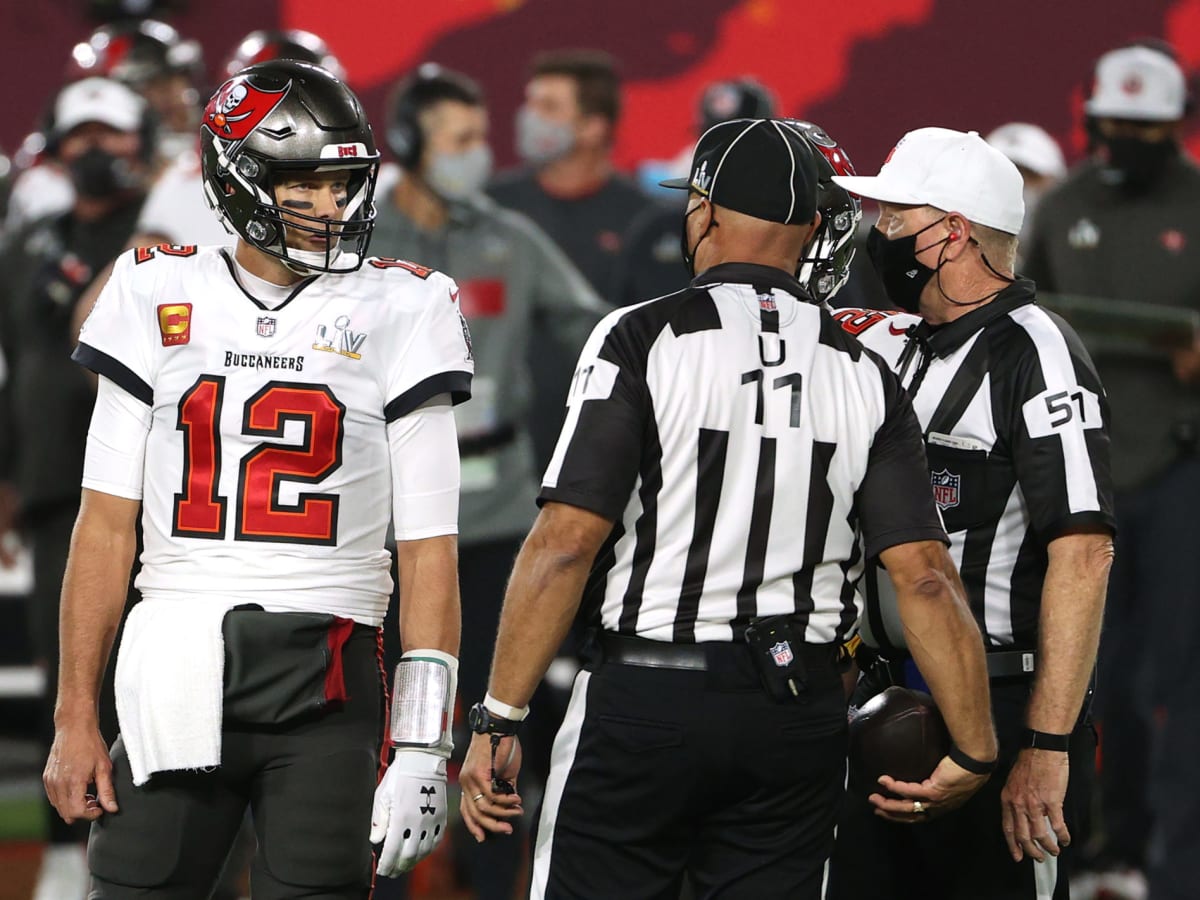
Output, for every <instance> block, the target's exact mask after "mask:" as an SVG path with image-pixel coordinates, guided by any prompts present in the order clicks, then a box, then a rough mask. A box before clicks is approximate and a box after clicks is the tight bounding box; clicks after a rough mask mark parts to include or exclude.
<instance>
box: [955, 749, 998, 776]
mask: <svg viewBox="0 0 1200 900" xmlns="http://www.w3.org/2000/svg"><path fill="white" fill-rule="evenodd" d="M946 755H947V756H948V757H950V759H951V761H953V762H954V764H955V765H957V766H959V767H960V768H963V769H966V770H967V771H968V772H970V773H971V774H972V775H991V774H992V772H994V771H995V770H996V763H997V762H999V760H1000V758H999V757H996V759H993V760H992V761H991V762H980V761H979V760H977V759H975V758H974V757H972V756H967V754H965V753H963V752H962V751H961V750H959V749H958V745H957V744H951V745H950V750H949V752H948V753H947V754H946Z"/></svg>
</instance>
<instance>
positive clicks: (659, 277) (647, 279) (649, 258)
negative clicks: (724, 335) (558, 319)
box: [609, 78, 775, 306]
mask: <svg viewBox="0 0 1200 900" xmlns="http://www.w3.org/2000/svg"><path fill="white" fill-rule="evenodd" d="M774 115H775V97H774V95H773V94H772V93H771V92H770V91H769V90H767V88H765V87H764V86H763V85H761V84H759V83H758V82H757V81H755V80H754V79H752V78H737V79H734V80H732V81H716V82H713V83H712V84H710V85H709V86H708V87H706V88H705V89H704V92H703V93H702V94H701V95H700V103H699V106H698V107H697V110H696V137H697V139H699V137H700V136H701V135H702V134H704V132H706V131H708V129H710V128H712V127H713V126H714V125H718V124H720V123H721V122H726V121H728V120H729V119H769V118H771V117H772V116H774ZM691 160H692V147H691V146H688V147H687V148H685V149H684V150H683V151H681V152H680V153H679V154H678V155H677V156H676V157H675V158H674V159H671V160H650V161H649V162H647V163H644V164H643V165H642V166H640V167H639V168H638V180H639V182H640V183H641V184H642V185H643V188H644V187H645V186H646V185H647V184H653V185H654V188H653V190H654V191H655V192H656V193H657V194H659V195H661V203H657V204H655V205H653V206H651V207H649V208H647V209H646V210H645V212H643V213H642V214H641V215H639V216H638V217H637V218H636V219H634V220H633V222H632V224H630V226H629V231H628V233H627V234H626V235H625V242H624V243H623V244H622V246H621V255H620V257H619V258H618V259H617V266H616V275H615V276H614V285H613V290H612V295H611V297H610V298H609V299H610V300H612V302H613V303H614V304H616V305H617V306H628V305H630V304H632V303H638V302H640V301H642V300H645V299H646V298H647V297H661V296H663V295H664V294H670V293H672V292H674V291H678V290H681V289H682V288H684V287H686V286H687V283H688V275H687V269H686V267H685V266H684V263H683V252H682V251H681V249H680V247H679V214H680V213H679V211H680V209H682V208H683V206H684V205H686V204H685V203H684V202H683V201H684V200H686V198H680V197H679V196H678V192H677V191H672V190H670V189H669V188H663V187H659V186H658V183H659V182H660V181H662V180H664V179H668V178H678V177H681V176H685V175H687V174H689V173H688V170H687V169H688V165H689V164H690V163H691Z"/></svg>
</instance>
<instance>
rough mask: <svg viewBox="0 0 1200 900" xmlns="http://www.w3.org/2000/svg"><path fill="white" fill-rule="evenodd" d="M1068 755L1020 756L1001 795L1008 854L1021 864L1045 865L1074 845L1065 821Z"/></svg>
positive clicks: (1044, 752) (1025, 752) (1030, 753)
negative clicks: (1049, 858) (1028, 860)
mask: <svg viewBox="0 0 1200 900" xmlns="http://www.w3.org/2000/svg"><path fill="white" fill-rule="evenodd" d="M1069 759H1070V758H1069V757H1068V755H1067V753H1066V752H1065V751H1060V750H1043V749H1027V750H1022V751H1021V752H1020V753H1019V754H1018V755H1017V762H1016V764H1015V765H1013V767H1012V771H1011V772H1009V773H1008V781H1007V782H1005V784H1004V790H1003V791H1001V792H1000V817H1001V827H1002V828H1003V829H1004V840H1005V841H1007V842H1008V852H1009V853H1011V854H1012V858H1013V859H1015V860H1016V861H1017V862H1020V861H1021V860H1022V859H1024V858H1025V857H1026V856H1028V857H1030V858H1032V859H1035V860H1037V861H1038V862H1042V861H1044V860H1045V859H1046V854H1047V853H1048V854H1050V855H1051V856H1058V854H1059V848H1060V847H1066V846H1067V845H1069V844H1070V843H1071V832H1069V831H1068V830H1067V822H1066V820H1065V819H1064V818H1063V799H1064V798H1065V797H1066V795H1067V780H1068V778H1069V777H1070V774H1071V767H1070V762H1069Z"/></svg>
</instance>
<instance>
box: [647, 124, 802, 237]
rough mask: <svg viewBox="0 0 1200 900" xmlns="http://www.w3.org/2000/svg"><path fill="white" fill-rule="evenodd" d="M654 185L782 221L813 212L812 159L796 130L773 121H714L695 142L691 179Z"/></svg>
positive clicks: (793, 222) (795, 220) (799, 220)
mask: <svg viewBox="0 0 1200 900" xmlns="http://www.w3.org/2000/svg"><path fill="white" fill-rule="evenodd" d="M659 184H661V185H662V186H663V187H667V188H679V189H680V190H692V191H695V192H696V193H697V194H700V196H702V197H707V198H708V199H709V200H711V201H712V202H713V203H716V204H717V205H719V206H724V207H726V208H727V209H732V210H733V211H734V212H740V213H745V214H746V215H748V216H753V217H754V218H756V219H766V220H767V221H768V222H780V223H782V224H784V225H807V224H808V223H809V222H811V221H812V220H813V217H814V216H815V215H816V212H817V164H816V161H815V160H813V158H812V154H811V152H810V151H809V149H808V144H807V142H806V141H805V140H804V138H803V137H801V136H800V133H799V132H798V131H796V130H795V128H793V127H792V126H790V125H789V124H788V123H787V122H785V121H782V120H779V119H731V120H730V121H728V122H722V123H721V124H719V125H714V126H713V127H712V128H710V129H708V131H706V132H704V134H702V135H701V136H700V140H699V141H698V142H697V143H696V149H695V151H694V152H693V153H692V177H691V178H671V179H669V180H667V181H661V182H659Z"/></svg>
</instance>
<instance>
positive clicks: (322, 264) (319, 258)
mask: <svg viewBox="0 0 1200 900" xmlns="http://www.w3.org/2000/svg"><path fill="white" fill-rule="evenodd" d="M341 255H342V248H341V246H337V247H335V248H333V250H331V251H330V252H329V254H328V255H326V254H325V253H322V252H321V251H319V250H293V249H292V248H291V247H288V248H287V259H282V260H280V261H281V262H282V263H283V264H284V265H285V266H287V267H288V268H289V269H291V270H292V271H293V272H295V273H296V274H297V275H304V276H308V275H316V274H318V273H321V272H323V271H325V268H326V267H328V266H332V265H333V264H334V262H336V261H337V259H338V258H339V257H340V256H341Z"/></svg>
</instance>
